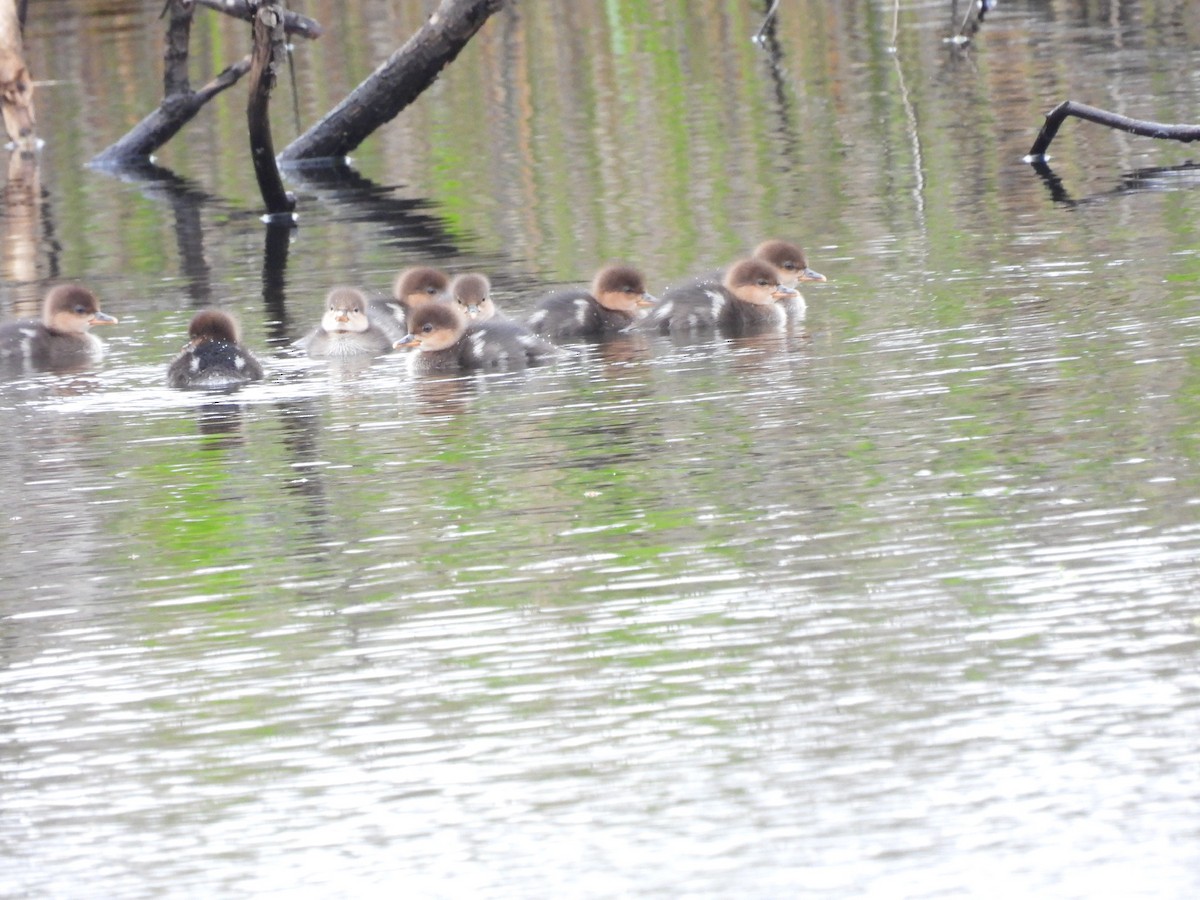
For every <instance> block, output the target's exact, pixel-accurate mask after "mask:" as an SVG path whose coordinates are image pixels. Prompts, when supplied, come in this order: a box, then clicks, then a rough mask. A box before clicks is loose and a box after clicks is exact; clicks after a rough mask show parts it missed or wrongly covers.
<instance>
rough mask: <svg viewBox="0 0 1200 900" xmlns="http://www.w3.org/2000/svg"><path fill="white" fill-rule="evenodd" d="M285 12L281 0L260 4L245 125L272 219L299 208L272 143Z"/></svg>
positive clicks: (260, 188) (283, 49)
mask: <svg viewBox="0 0 1200 900" xmlns="http://www.w3.org/2000/svg"><path fill="white" fill-rule="evenodd" d="M286 52H287V51H286V50H285V48H284V46H283V10H282V7H281V6H280V4H279V2H278V0H265V2H262V3H260V4H259V7H258V11H257V13H256V14H255V16H254V52H253V54H252V55H251V63H250V97H249V100H248V101H247V103H246V125H247V128H248V129H249V131H250V155H251V157H252V158H253V160H254V176H255V178H257V179H258V189H259V191H260V192H261V193H262V198H263V203H265V204H266V207H267V214H268V215H270V216H277V215H284V214H287V213H290V212H291V211H292V210H293V209H295V208H296V200H295V198H294V197H292V195H291V194H289V193H288V192H287V191H286V190H284V187H283V179H282V178H281V177H280V176H279V166H278V165H277V164H276V162H275V142H274V141H273V140H272V139H271V117H270V111H269V110H270V104H271V89H272V88H274V87H275V77H276V74H275V73H276V71H277V69H278V67H279V66H280V65H282V63H283V60H284V59H285V55H284V54H285V53H286Z"/></svg>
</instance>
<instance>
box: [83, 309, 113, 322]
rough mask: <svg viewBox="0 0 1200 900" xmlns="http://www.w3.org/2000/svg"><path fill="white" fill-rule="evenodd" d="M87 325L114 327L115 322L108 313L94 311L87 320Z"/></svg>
mask: <svg viewBox="0 0 1200 900" xmlns="http://www.w3.org/2000/svg"><path fill="white" fill-rule="evenodd" d="M88 324H89V325H116V324H117V320H116V318H115V317H114V316H110V315H109V314H108V313H102V312H100V310H96V311H95V312H94V313H92V317H91V318H90V319H88Z"/></svg>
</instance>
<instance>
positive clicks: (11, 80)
mask: <svg viewBox="0 0 1200 900" xmlns="http://www.w3.org/2000/svg"><path fill="white" fill-rule="evenodd" d="M0 112H2V113H3V117H4V130H5V131H7V132H8V139H9V140H10V141H12V143H13V146H14V147H16V148H17V149H18V150H33V149H35V148H36V146H37V134H36V133H35V132H34V124H35V121H36V117H35V116H34V114H33V79H32V78H30V77H29V70H28V69H27V68H26V67H25V45H24V43H23V42H22V40H21V17H20V15H19V13H18V11H17V5H16V2H15V0H0Z"/></svg>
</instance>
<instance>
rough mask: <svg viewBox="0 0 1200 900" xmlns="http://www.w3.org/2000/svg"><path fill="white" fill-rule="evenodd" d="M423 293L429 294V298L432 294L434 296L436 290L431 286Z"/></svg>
mask: <svg viewBox="0 0 1200 900" xmlns="http://www.w3.org/2000/svg"><path fill="white" fill-rule="evenodd" d="M425 293H427V294H429V295H430V296H433V295H434V294H436V293H437V288H435V287H434V286H433V285H432V284H431V285H430V286H429V287H427V288H425Z"/></svg>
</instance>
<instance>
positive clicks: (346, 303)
mask: <svg viewBox="0 0 1200 900" xmlns="http://www.w3.org/2000/svg"><path fill="white" fill-rule="evenodd" d="M370 327H371V322H370V320H369V319H368V318H367V296H366V294H364V293H363V292H362V291H360V290H358V289H357V288H352V287H336V288H334V289H333V290H332V291H330V292H329V296H328V297H326V298H325V313H324V315H322V316H321V328H322V329H323V330H324V331H327V332H329V333H330V334H339V333H346V332H352V331H353V332H363V331H366V330H367V329H368V328H370Z"/></svg>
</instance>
